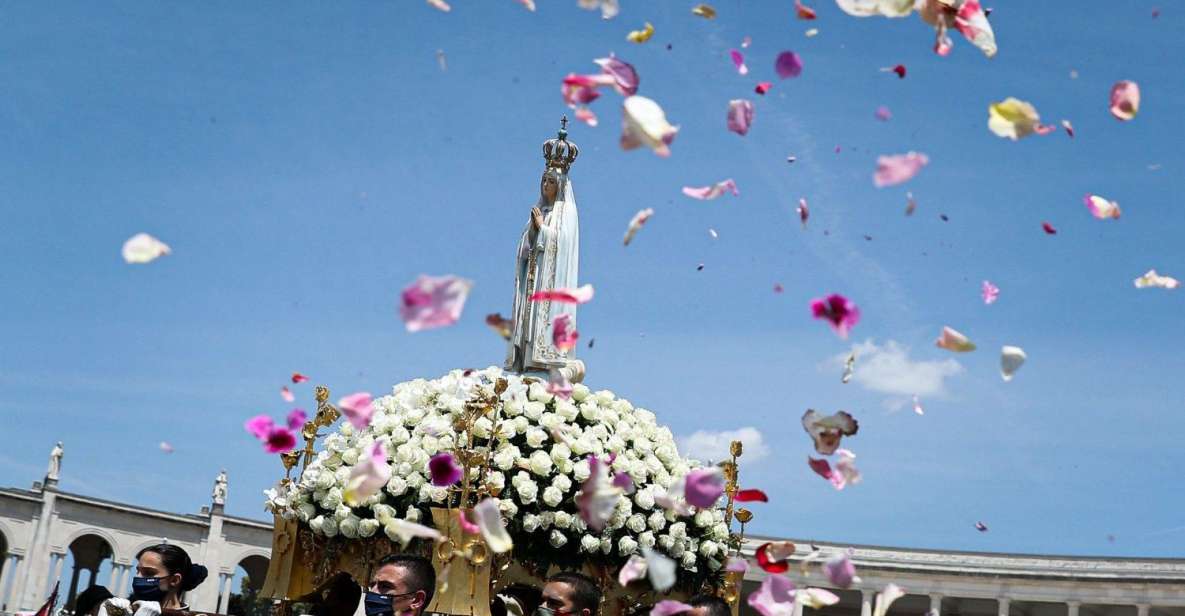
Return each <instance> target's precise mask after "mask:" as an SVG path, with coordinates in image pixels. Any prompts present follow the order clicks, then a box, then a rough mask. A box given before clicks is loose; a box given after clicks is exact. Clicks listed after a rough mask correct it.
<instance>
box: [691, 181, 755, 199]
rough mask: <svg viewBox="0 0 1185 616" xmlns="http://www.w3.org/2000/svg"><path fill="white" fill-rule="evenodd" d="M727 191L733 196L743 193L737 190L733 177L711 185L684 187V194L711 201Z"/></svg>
mask: <svg viewBox="0 0 1185 616" xmlns="http://www.w3.org/2000/svg"><path fill="white" fill-rule="evenodd" d="M726 192H731V193H732V194H733V196H738V195H740V194H741V193H740V192H739V191H738V190H737V183H736V182H734V181H733V180H732V178H729V179H727V180H722V181H719V182H716V183H715V184H713V185H711V186H703V187H700V188H694V187H691V186H684V187H683V194H685V195H687V196H688V197H691V198H692V199H699V200H701V201H710V200H712V199H715V198H716V197H719V196H720V195H723V194H724V193H726Z"/></svg>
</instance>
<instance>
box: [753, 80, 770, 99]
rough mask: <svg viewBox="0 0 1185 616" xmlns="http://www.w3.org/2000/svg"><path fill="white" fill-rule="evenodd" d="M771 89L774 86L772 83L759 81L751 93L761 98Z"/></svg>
mask: <svg viewBox="0 0 1185 616" xmlns="http://www.w3.org/2000/svg"><path fill="white" fill-rule="evenodd" d="M772 87H774V84H773V82H772V81H759V82H757V85H756V86H754V87H753V91H754V92H756V93H758V94H760V95H762V96H765V93H766V92H769V89H770V88H772Z"/></svg>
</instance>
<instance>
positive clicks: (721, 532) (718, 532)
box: [712, 522, 729, 541]
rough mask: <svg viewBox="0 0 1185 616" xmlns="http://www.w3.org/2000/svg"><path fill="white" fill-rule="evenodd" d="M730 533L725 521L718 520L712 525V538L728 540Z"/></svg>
mask: <svg viewBox="0 0 1185 616" xmlns="http://www.w3.org/2000/svg"><path fill="white" fill-rule="evenodd" d="M728 535H729V532H728V527H727V526H725V525H724V523H723V522H718V523H717V524H716V525H715V526H713V527H712V539H715V540H716V541H726V540H728Z"/></svg>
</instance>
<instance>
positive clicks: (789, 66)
mask: <svg viewBox="0 0 1185 616" xmlns="http://www.w3.org/2000/svg"><path fill="white" fill-rule="evenodd" d="M774 70H775V71H777V73H778V77H781V78H782V79H787V78H790V77H797V76H799V75H801V74H802V58H800V57H798V54H796V53H794V52H793V51H783V52H782V53H780V54H778V59H777V60H776V61H775V62H774Z"/></svg>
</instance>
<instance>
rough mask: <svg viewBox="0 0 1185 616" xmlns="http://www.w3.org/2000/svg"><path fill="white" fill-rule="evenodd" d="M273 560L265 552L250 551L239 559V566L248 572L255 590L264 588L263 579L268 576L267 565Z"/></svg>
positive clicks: (250, 583)
mask: <svg viewBox="0 0 1185 616" xmlns="http://www.w3.org/2000/svg"><path fill="white" fill-rule="evenodd" d="M270 562H271V560H270V559H269V558H268V557H267V556H266V555H265V554H259V553H254V551H253V553H250V554H246V555H244V556H243V557H241V558H240V559H239V562H238V566H239V567H241V568H242V569H243V571H246V572H247V579H248V580H249V586H250V587H251V589H252V590H254V591H255V592H259V591H260V590H261V589H262V588H263V580H264V579H265V578H266V577H267V567H268V564H269V563H270Z"/></svg>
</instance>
